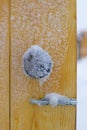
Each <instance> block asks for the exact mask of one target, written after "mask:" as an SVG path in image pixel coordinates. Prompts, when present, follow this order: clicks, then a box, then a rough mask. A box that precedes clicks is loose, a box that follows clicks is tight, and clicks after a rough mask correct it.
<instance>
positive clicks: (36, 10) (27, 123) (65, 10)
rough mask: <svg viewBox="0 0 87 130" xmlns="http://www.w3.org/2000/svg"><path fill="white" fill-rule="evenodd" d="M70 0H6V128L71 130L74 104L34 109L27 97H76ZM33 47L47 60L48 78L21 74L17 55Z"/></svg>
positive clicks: (19, 55)
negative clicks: (8, 17)
mask: <svg viewBox="0 0 87 130" xmlns="http://www.w3.org/2000/svg"><path fill="white" fill-rule="evenodd" d="M75 5H76V3H75V0H71V1H70V0H56V1H55V0H11V57H10V58H11V60H10V61H11V63H10V64H11V66H10V75H11V76H10V77H11V79H10V85H11V102H10V105H11V130H75V124H76V120H75V118H76V107H75V106H58V107H55V108H52V107H50V106H44V107H39V106H36V105H31V104H30V103H29V99H31V98H42V97H43V96H44V95H45V94H46V93H49V92H57V93H60V94H64V95H66V96H68V97H73V98H75V97H76V16H75V15H76V9H75ZM31 45H39V46H41V47H42V48H44V49H45V50H47V51H48V52H49V54H50V55H51V57H52V59H53V70H52V73H51V75H50V77H49V80H48V81H47V82H46V83H45V84H44V85H43V86H40V85H39V83H38V81H37V80H34V79H31V78H29V77H27V76H26V75H25V74H24V72H23V68H22V56H23V54H24V52H25V51H26V50H27V49H28V48H29V47H31Z"/></svg>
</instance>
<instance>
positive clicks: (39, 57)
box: [23, 45, 52, 80]
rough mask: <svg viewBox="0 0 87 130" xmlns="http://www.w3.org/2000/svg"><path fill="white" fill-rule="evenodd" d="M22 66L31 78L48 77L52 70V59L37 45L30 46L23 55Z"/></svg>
mask: <svg viewBox="0 0 87 130" xmlns="http://www.w3.org/2000/svg"><path fill="white" fill-rule="evenodd" d="M23 68H24V71H25V73H26V74H27V75H28V76H30V77H31V78H35V79H38V80H39V79H41V78H45V77H48V76H49V75H50V73H51V71H52V59H51V56H50V55H49V54H48V52H47V51H45V50H44V49H42V48H41V47H39V46H37V45H33V46H31V48H29V49H28V50H27V51H26V52H25V53H24V55H23Z"/></svg>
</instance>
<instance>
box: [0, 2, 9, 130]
mask: <svg viewBox="0 0 87 130" xmlns="http://www.w3.org/2000/svg"><path fill="white" fill-rule="evenodd" d="M0 130H9V0H0Z"/></svg>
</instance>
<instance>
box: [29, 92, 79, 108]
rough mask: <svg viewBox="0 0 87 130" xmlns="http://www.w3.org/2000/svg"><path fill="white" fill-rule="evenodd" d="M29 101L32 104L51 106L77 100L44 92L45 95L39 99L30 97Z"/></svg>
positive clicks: (73, 103)
mask: <svg viewBox="0 0 87 130" xmlns="http://www.w3.org/2000/svg"><path fill="white" fill-rule="evenodd" d="M30 102H31V103H32V104H37V105H51V106H57V105H76V104H77V101H76V100H75V99H74V98H68V97H66V96H63V95H60V94H57V93H49V94H46V95H45V97H44V98H42V99H40V100H36V99H31V100H30Z"/></svg>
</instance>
